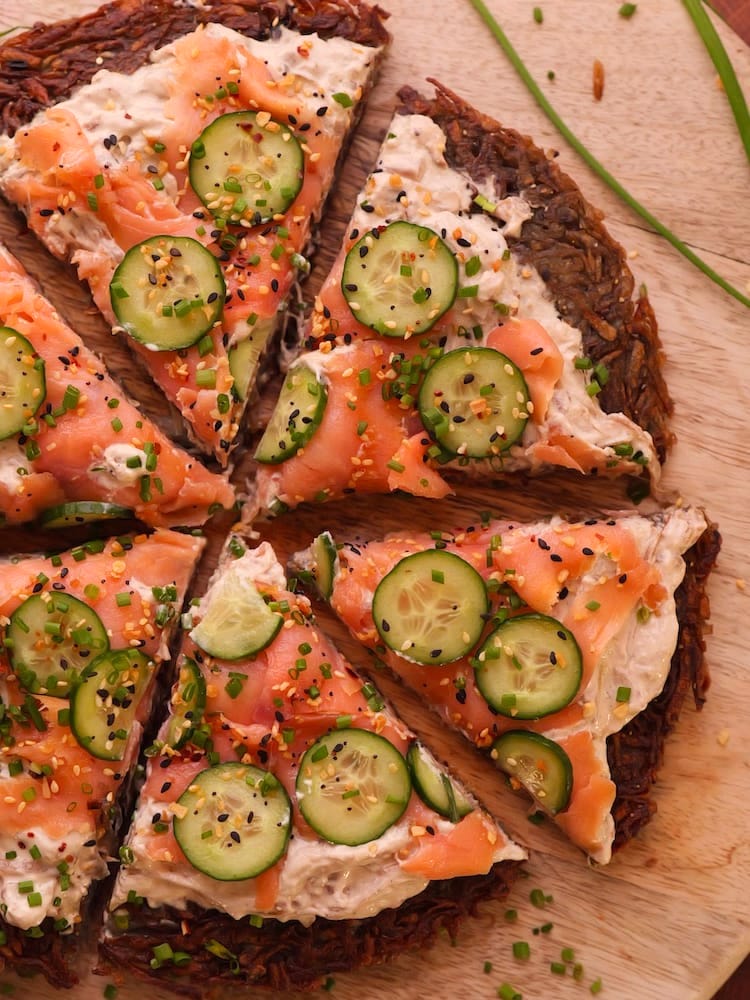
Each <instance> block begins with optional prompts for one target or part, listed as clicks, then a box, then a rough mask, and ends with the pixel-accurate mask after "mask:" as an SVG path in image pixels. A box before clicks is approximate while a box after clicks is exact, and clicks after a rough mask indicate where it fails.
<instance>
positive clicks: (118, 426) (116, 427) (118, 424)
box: [110, 417, 122, 433]
mask: <svg viewBox="0 0 750 1000" xmlns="http://www.w3.org/2000/svg"><path fill="white" fill-rule="evenodd" d="M110 425H111V427H112V430H113V431H114V432H115V433H118V432H119V431H121V430H122V420H120V418H119V417H115V418H114V420H110Z"/></svg>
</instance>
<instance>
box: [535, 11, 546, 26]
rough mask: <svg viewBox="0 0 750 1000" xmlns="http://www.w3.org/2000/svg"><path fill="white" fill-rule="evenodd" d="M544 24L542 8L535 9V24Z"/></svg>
mask: <svg viewBox="0 0 750 1000" xmlns="http://www.w3.org/2000/svg"><path fill="white" fill-rule="evenodd" d="M543 22H544V11H543V10H542V8H541V7H535V8H534V23H535V24H542V23H543Z"/></svg>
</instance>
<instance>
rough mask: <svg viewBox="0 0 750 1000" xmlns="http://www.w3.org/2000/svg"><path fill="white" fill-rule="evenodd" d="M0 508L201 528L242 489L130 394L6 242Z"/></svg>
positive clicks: (1, 251)
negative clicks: (175, 438)
mask: <svg viewBox="0 0 750 1000" xmlns="http://www.w3.org/2000/svg"><path fill="white" fill-rule="evenodd" d="M0 269H1V270H2V280H1V281H0V370H1V371H2V381H3V387H2V390H3V391H2V403H1V404H0V466H1V467H2V475H1V476H0V515H2V520H3V523H5V524H8V525H12V524H21V523H23V522H25V521H33V520H36V519H39V521H40V523H41V524H42V525H46V526H48V527H64V526H66V525H74V524H80V523H82V522H84V521H92V520H102V519H107V518H132V517H136V518H138V519H139V520H141V521H143V522H144V523H145V524H148V525H150V526H157V525H162V526H170V525H180V526H182V525H196V524H202V523H203V522H204V521H205V520H206V519H207V518H208V517H209V516H210V515H211V514H212V513H213V512H214V511H215V510H217V509H222V508H223V507H231V506H232V504H233V503H234V491H233V489H232V487H231V486H230V485H229V483H228V482H227V481H226V479H225V477H224V476H221V475H218V474H217V473H216V472H209V470H208V469H206V468H205V467H204V466H203V465H202V464H201V463H200V461H198V459H196V458H194V457H193V456H192V455H189V454H188V453H187V452H186V451H184V450H183V449H182V448H178V447H177V446H176V445H174V444H172V442H171V441H170V440H169V439H168V438H167V437H166V436H165V435H164V434H162V432H161V431H160V430H159V429H158V428H157V427H156V426H155V425H154V423H153V422H152V421H151V420H149V419H148V418H147V417H145V416H144V415H143V414H142V413H141V411H140V410H139V409H138V408H137V407H136V406H135V405H134V404H133V403H132V402H131V401H130V400H129V399H128V398H127V396H126V395H125V393H124V392H123V391H122V389H121V388H120V387H119V386H118V385H117V383H116V382H114V380H113V379H112V378H111V377H110V376H109V374H108V373H107V370H106V368H105V367H104V365H103V364H102V362H101V361H100V360H99V358H97V357H96V355H95V354H93V353H92V352H91V351H89V350H88V349H87V348H86V347H85V346H84V344H83V342H82V341H81V339H80V337H78V336H77V334H75V333H74V332H73V330H71V329H70V327H69V326H68V325H67V324H66V323H65V322H64V321H63V319H62V317H61V316H60V315H59V314H58V313H57V312H56V311H55V309H54V308H53V306H52V305H51V303H50V302H48V301H47V299H45V298H44V296H43V295H42V294H41V293H40V292H39V289H38V288H37V286H36V285H35V284H34V282H33V281H32V280H31V278H30V277H29V275H28V274H27V273H26V272H25V271H24V269H23V268H22V266H21V265H20V264H19V262H18V261H17V260H16V259H15V258H14V257H13V256H12V255H11V254H10V253H9V252H8V251H7V250H6V249H5V248H4V247H3V246H2V245H0Z"/></svg>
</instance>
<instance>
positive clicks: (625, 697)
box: [615, 685, 630, 702]
mask: <svg viewBox="0 0 750 1000" xmlns="http://www.w3.org/2000/svg"><path fill="white" fill-rule="evenodd" d="M615 701H619V702H626V701H630V688H629V687H624V686H622V685H621V686H620V687H618V689H617V694H616V695H615Z"/></svg>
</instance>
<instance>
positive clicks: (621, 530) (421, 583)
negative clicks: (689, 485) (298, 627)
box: [296, 507, 719, 864]
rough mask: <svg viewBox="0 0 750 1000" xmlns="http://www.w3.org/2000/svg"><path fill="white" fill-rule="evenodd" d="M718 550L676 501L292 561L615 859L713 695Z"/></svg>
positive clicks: (708, 531) (321, 543)
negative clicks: (709, 660) (710, 675)
mask: <svg viewBox="0 0 750 1000" xmlns="http://www.w3.org/2000/svg"><path fill="white" fill-rule="evenodd" d="M718 549H719V536H718V532H717V531H716V529H715V528H714V527H713V526H711V525H709V524H708V523H707V521H706V518H705V516H704V515H703V513H702V512H701V511H699V510H697V509H693V508H687V507H686V508H679V507H673V508H668V509H666V510H665V511H663V512H660V513H657V514H654V515H652V516H644V515H641V514H637V513H621V514H616V515H612V516H611V517H610V516H605V517H602V518H589V519H587V520H582V521H570V520H565V519H563V518H561V517H554V518H552V519H551V520H546V521H539V522H535V523H526V524H524V523H519V522H508V521H491V520H487V521H484V522H482V523H481V524H475V525H470V526H467V527H465V528H464V529H463V530H461V531H456V532H448V531H440V530H437V531H433V532H431V533H430V534H421V533H416V532H415V533H410V532H409V531H401V532H398V533H394V534H392V535H389V536H388V537H386V538H385V539H384V540H374V541H370V542H369V543H367V542H363V541H360V540H357V542H356V543H348V542H345V543H344V544H342V545H340V546H337V545H336V544H335V543H334V542H333V540H332V538H331V536H330V535H329V534H324V535H323V536H322V537H320V538H318V539H317V540H316V543H315V544H314V545H313V546H312V547H311V548H310V549H309V550H308V551H307V552H304V553H301V554H300V555H299V556H298V557H297V560H296V561H297V562H298V563H299V565H300V567H301V568H302V569H303V570H304V569H306V570H308V571H310V572H311V573H312V574H313V578H314V579H315V580H316V581H317V582H318V585H319V588H320V590H321V593H322V594H323V595H324V596H326V597H327V598H328V599H329V600H330V603H331V607H332V608H333V609H334V611H335V612H336V613H337V614H338V615H339V616H340V618H341V619H342V620H343V621H344V623H345V624H346V625H348V627H349V628H350V629H351V631H352V633H353V635H354V636H355V637H356V638H357V639H359V640H360V641H361V642H363V643H364V644H365V645H366V646H368V647H369V648H370V649H371V650H373V651H374V652H375V654H376V655H377V656H378V658H379V659H381V660H382V661H383V662H384V663H385V664H387V666H388V667H389V668H390V670H391V671H392V672H393V673H394V674H395V675H396V676H397V677H398V678H399V679H400V680H402V681H403V682H404V683H405V684H406V685H408V686H409V687H411V688H413V689H414V690H415V691H417V692H418V693H419V695H420V697H421V698H423V699H424V701H425V703H427V704H429V705H431V706H432V708H433V709H434V710H435V711H436V712H438V713H439V714H440V715H441V716H442V718H443V719H444V721H445V722H446V723H447V724H448V725H449V726H451V727H453V728H456V729H458V730H459V731H461V732H462V733H463V734H464V735H465V736H466V737H467V738H468V739H469V740H471V741H472V743H474V744H475V745H476V746H477V747H478V748H480V749H481V750H483V751H485V752H486V753H487V754H489V756H490V757H491V758H492V759H493V760H494V761H495V763H496V764H497V765H498V767H499V768H500V769H501V770H503V771H505V772H507V773H508V774H509V775H510V780H511V783H512V784H513V785H514V787H517V788H521V787H522V786H523V787H525V789H526V790H527V791H528V792H530V793H531V795H532V796H533V798H534V803H535V807H537V808H539V809H541V810H543V811H545V812H546V813H547V814H548V815H550V816H551V817H553V818H554V820H555V822H556V823H557V824H558V825H559V826H560V827H561V828H562V829H563V830H564V831H565V833H566V834H567V835H568V837H570V839H571V840H572V841H573V842H574V843H575V844H577V845H578V846H579V847H581V848H582V849H583V850H584V851H586V852H587V853H588V854H589V856H590V857H591V858H592V859H593V860H595V861H597V862H599V863H601V864H605V863H606V862H608V861H609V860H610V856H611V852H612V847H613V844H617V845H619V844H621V843H623V842H624V841H626V840H628V839H630V837H632V836H633V835H634V833H635V832H636V831H637V829H638V828H639V827H640V826H641V825H642V824H643V823H644V822H645V821H646V820H647V819H648V817H649V815H650V814H651V812H652V811H653V808H654V806H653V803H652V802H651V801H650V799H649V797H648V792H649V789H650V785H651V783H652V781H653V780H654V776H655V773H656V769H657V768H658V766H659V763H660V758H661V749H662V747H663V743H664V738H665V736H666V734H667V732H668V731H669V730H670V729H671V727H672V726H673V725H674V723H675V721H676V719H677V716H678V714H679V709H680V707H681V704H682V702H683V700H684V698H685V695H686V693H687V691H688V690H689V689H690V687H691V686H692V688H693V691H694V693H695V696H696V701H697V702H700V701H702V700H703V694H704V691H705V687H706V686H707V674H706V673H705V667H704V665H703V660H702V650H703V644H702V638H701V636H702V616H703V615H704V614H705V613H706V605H705V600H704V587H705V583H706V578H707V576H708V573H709V572H710V570H711V567H712V566H713V563H714V561H715V559H716V555H717V553H718ZM662 692H666V693H665V694H662ZM649 728H650V729H651V731H649ZM644 734H645V735H646V739H645V741H644V740H643V736H644Z"/></svg>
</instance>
